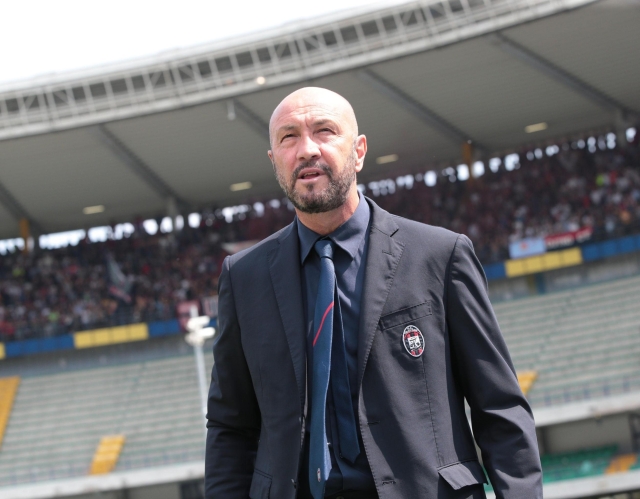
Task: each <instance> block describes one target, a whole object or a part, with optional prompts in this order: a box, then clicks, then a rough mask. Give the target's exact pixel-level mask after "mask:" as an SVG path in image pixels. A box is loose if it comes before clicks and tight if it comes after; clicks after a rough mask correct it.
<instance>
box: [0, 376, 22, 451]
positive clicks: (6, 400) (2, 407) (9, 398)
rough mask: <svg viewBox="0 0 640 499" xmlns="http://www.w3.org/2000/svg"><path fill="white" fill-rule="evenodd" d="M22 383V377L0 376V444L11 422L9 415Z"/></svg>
mask: <svg viewBox="0 0 640 499" xmlns="http://www.w3.org/2000/svg"><path fill="white" fill-rule="evenodd" d="M18 385H20V377H19V376H12V377H10V378H0V445H2V440H3V439H4V432H5V430H6V429H7V424H9V416H10V415H11V408H12V407H13V401H14V399H15V397H16V392H17V391H18Z"/></svg>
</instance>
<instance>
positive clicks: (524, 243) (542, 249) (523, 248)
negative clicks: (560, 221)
mask: <svg viewBox="0 0 640 499" xmlns="http://www.w3.org/2000/svg"><path fill="white" fill-rule="evenodd" d="M546 251H547V248H546V246H545V244H544V239H542V238H541V237H530V238H527V239H521V240H520V241H516V242H515V243H511V244H510V245H509V256H511V258H514V259H515V258H524V257H526V256H534V255H541V254H543V253H546Z"/></svg>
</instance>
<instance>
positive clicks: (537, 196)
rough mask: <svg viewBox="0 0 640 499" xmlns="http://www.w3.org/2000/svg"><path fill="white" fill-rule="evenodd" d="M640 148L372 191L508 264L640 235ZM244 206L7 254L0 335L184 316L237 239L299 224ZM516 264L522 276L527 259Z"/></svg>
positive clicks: (563, 156)
mask: <svg viewBox="0 0 640 499" xmlns="http://www.w3.org/2000/svg"><path fill="white" fill-rule="evenodd" d="M612 140H613V139H612ZM637 142H638V141H637V139H634V142H632V143H631V144H628V145H626V146H625V147H618V146H616V145H615V143H614V142H611V141H610V142H608V143H607V142H605V143H604V146H603V147H604V149H598V148H595V149H594V148H592V149H591V150H590V149H589V148H590V146H587V145H586V144H587V142H585V141H584V140H582V141H581V140H576V141H568V142H564V143H563V144H561V146H562V147H557V149H558V150H557V151H556V149H553V150H550V151H549V153H551V155H545V154H542V151H541V150H540V149H536V150H534V152H531V151H529V152H530V153H531V154H529V155H528V156H529V158H530V159H527V153H525V152H523V153H522V154H521V161H520V163H508V164H510V165H511V166H509V168H511V170H507V169H506V167H505V164H502V165H501V166H500V165H497V166H495V165H496V163H495V162H494V163H491V161H490V162H489V165H491V164H494V166H495V168H494V169H495V170H496V171H495V172H494V171H493V170H492V169H491V168H493V167H491V166H489V167H488V168H487V172H486V173H485V174H484V175H483V176H482V177H480V178H478V179H474V180H469V181H466V182H463V181H460V180H459V179H458V178H457V177H456V175H458V173H456V170H455V169H451V171H449V170H447V169H445V170H443V171H442V172H440V175H438V176H437V181H436V183H435V185H434V186H428V185H427V184H426V183H425V182H426V178H427V176H426V175H423V174H419V175H418V174H416V175H400V176H398V177H397V179H396V180H395V181H394V180H391V179H386V180H383V181H377V182H370V183H369V184H368V185H367V186H362V187H363V189H364V190H366V193H367V194H368V195H371V196H373V197H374V198H375V200H376V201H377V202H378V203H379V204H380V205H381V206H382V207H384V208H386V209H388V210H389V211H391V212H392V213H396V214H399V215H402V216H405V217H408V218H411V219H414V220H418V221H422V222H427V223H430V224H433V225H441V226H444V227H447V228H450V229H452V230H454V231H458V232H462V233H465V234H467V235H469V237H470V238H471V239H472V241H473V242H474V245H475V249H476V252H477V254H478V256H479V258H480V259H481V260H482V261H483V263H485V264H488V263H492V262H495V261H498V260H505V259H507V258H508V257H509V244H510V243H511V242H514V241H518V240H520V239H521V238H533V237H537V238H544V237H547V236H550V235H553V234H567V233H574V232H576V231H578V230H580V229H582V230H585V229H586V230H587V232H586V233H585V234H588V235H587V236H585V239H584V240H583V241H581V242H583V243H584V242H593V241H599V240H606V239H611V238H615V237H620V236H623V235H628V234H635V233H640V149H639V148H638V144H637ZM607 144H609V145H607ZM580 145H582V146H583V148H582V149H581V148H580ZM609 146H610V147H612V149H608V147H609ZM537 151H540V154H538V152H537ZM541 155H542V156H541ZM538 156H541V157H540V158H539V157H538ZM494 159H497V160H498V161H499V162H502V161H501V160H499V159H498V158H494ZM504 163H507V161H506V160H505V161H504ZM442 173H444V174H442ZM409 179H411V180H409ZM418 179H420V180H421V181H418ZM452 180H456V181H452ZM525 186H526V188H525ZM243 206H244V208H243V209H242V210H241V209H237V210H235V215H234V214H233V213H234V210H231V209H229V210H227V211H225V210H224V209H213V208H212V209H209V210H205V211H204V212H202V213H201V214H198V216H197V219H198V223H197V227H196V228H193V227H189V226H185V227H184V228H183V229H182V230H180V231H175V232H172V233H169V234H166V233H157V234H155V235H150V234H148V233H147V232H146V231H145V229H144V226H143V223H142V220H138V221H137V222H136V223H135V224H133V225H132V228H133V233H132V234H131V235H130V236H129V237H126V238H122V239H119V240H118V239H112V240H108V241H106V242H103V243H100V242H98V243H90V242H89V240H88V239H85V240H84V241H81V242H80V243H79V244H78V245H77V246H69V247H66V248H59V249H54V250H39V251H36V252H34V253H31V254H21V253H9V254H6V255H4V256H2V257H0V282H1V284H0V340H2V341H5V342H8V341H12V340H14V339H27V338H35V337H55V336H59V335H61V334H66V333H71V332H75V331H82V330H86V329H93V328H100V327H109V326H115V325H121V324H127V323H137V322H149V321H154V320H166V319H171V318H175V317H176V310H175V306H174V305H175V303H177V302H180V301H185V300H192V299H201V298H205V297H207V296H212V295H215V294H216V287H217V273H218V269H219V268H220V264H221V261H222V259H223V258H224V256H225V255H226V254H227V250H229V251H233V250H232V249H231V248H230V246H229V244H230V243H231V244H233V243H238V242H242V241H255V240H259V239H262V238H264V237H266V236H267V235H269V234H271V233H273V232H275V231H276V230H278V229H280V228H281V227H282V226H284V225H285V224H286V223H288V222H289V221H290V220H291V219H292V217H293V212H292V211H291V209H290V206H288V205H287V204H286V203H285V202H281V201H280V200H271V201H268V200H265V199H263V200H262V201H255V202H254V203H253V204H248V205H243ZM256 207H258V208H256ZM115 233H116V230H115V229H114V230H112V236H113V235H114V234H115ZM569 244H572V243H569ZM225 248H227V250H225ZM574 256H575V255H574ZM574 260H575V258H574ZM580 261H581V260H580ZM580 261H578V260H576V262H575V263H580ZM512 263H513V264H512V265H511V266H508V268H507V271H509V270H510V269H511V271H512V273H514V272H515V270H513V269H512V268H511V267H514V266H516V265H517V264H519V261H518V260H514V261H512ZM507 273H509V272H507ZM521 273H522V272H521ZM120 276H122V279H120V280H119V278H120Z"/></svg>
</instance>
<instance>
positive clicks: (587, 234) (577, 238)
mask: <svg viewBox="0 0 640 499" xmlns="http://www.w3.org/2000/svg"><path fill="white" fill-rule="evenodd" d="M592 235H593V229H592V228H591V227H583V228H582V229H578V230H573V231H571V232H561V233H558V234H551V235H550V236H547V237H545V238H544V244H545V246H546V247H547V250H554V249H558V248H566V247H567V246H573V245H574V244H580V243H583V242H585V241H588V240H589V239H591V236H592Z"/></svg>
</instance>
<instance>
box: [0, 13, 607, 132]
mask: <svg viewBox="0 0 640 499" xmlns="http://www.w3.org/2000/svg"><path fill="white" fill-rule="evenodd" d="M595 1H597V0H417V1H416V0H414V1H413V2H411V3H406V4H403V5H396V6H394V7H389V8H385V9H381V10H377V11H374V12H369V13H365V14H361V15H358V16H354V17H350V18H346V19H337V20H333V21H330V22H324V23H322V22H319V23H318V25H316V26H311V27H304V28H295V27H293V28H289V29H286V30H281V31H279V32H278V33H277V34H275V35H271V36H269V37H263V38H257V37H255V36H254V37H253V38H252V39H250V38H247V39H245V41H239V42H238V43H237V44H236V45H233V46H229V47H226V48H219V49H213V50H208V51H204V52H203V51H202V49H200V50H199V51H196V50H194V51H193V52H192V53H188V54H187V53H185V54H184V55H179V56H174V57H172V58H167V56H165V58H164V59H160V58H158V59H156V60H155V61H154V62H151V63H140V65H138V66H134V67H128V68H125V67H123V68H121V69H114V70H105V72H104V73H102V74H95V73H94V74H91V73H90V72H85V73H84V75H80V76H75V77H69V79H66V80H60V81H55V80H51V81H49V82H46V83H44V84H38V85H33V86H28V84H26V86H22V88H15V87H14V88H13V89H11V90H7V91H3V92H0V140H2V139H8V138H13V137H20V136H25V135H31V134H37V133H46V132H50V131H54V130H61V129H67V128H73V127H78V126H83V125H89V124H97V123H104V122H108V121H112V120H116V119H122V118H128V117H132V116H137V115H142V114H148V113H153V112H158V111H167V110H171V109H176V108H180V107H184V106H189V105H195V104H200V103H203V102H209V101H214V100H219V99H228V98H233V97H235V96H239V95H242V94H245V93H248V92H254V91H256V90H259V89H260V88H264V87H271V86H280V85H283V84H291V83H296V82H299V81H303V80H305V79H309V78H315V77H319V76H323V75H327V74H331V73H335V72H338V71H344V70H348V69H353V68H358V67H363V66H367V65H369V64H372V63H376V62H381V61H384V60H388V59H392V58H396V57H399V56H403V55H407V54H411V53H416V52H420V51H423V50H428V49H431V48H434V47H438V46H442V45H446V44H449V43H454V42H457V41H460V40H464V39H467V38H471V37H474V36H478V35H482V34H485V33H490V32H493V31H496V30H500V29H504V28H507V27H509V26H513V25H515V24H520V23H522V22H526V21H530V20H533V19H537V18H540V17H543V16H547V15H551V14H555V13H557V12H561V11H564V10H567V9H572V8H576V7H580V6H582V5H586V4H589V3H593V2H595Z"/></svg>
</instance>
